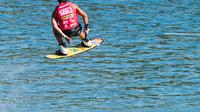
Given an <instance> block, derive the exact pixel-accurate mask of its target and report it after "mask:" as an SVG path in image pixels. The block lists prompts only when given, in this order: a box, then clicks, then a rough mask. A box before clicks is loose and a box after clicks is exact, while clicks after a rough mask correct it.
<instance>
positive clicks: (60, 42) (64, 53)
mask: <svg viewBox="0 0 200 112" xmlns="http://www.w3.org/2000/svg"><path fill="white" fill-rule="evenodd" d="M53 32H54V35H55V37H56V40H57V42H58V44H59V47H60V49H59V50H57V51H56V54H58V55H67V51H66V50H65V49H64V48H65V47H66V44H65V43H64V42H63V40H62V35H60V34H59V33H57V32H56V31H53Z"/></svg>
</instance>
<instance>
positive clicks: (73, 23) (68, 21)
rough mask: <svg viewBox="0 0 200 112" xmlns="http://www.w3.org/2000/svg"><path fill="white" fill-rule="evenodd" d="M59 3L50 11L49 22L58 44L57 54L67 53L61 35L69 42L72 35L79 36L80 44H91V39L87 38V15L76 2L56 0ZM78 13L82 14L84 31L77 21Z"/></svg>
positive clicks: (87, 45) (88, 45)
mask: <svg viewBox="0 0 200 112" xmlns="http://www.w3.org/2000/svg"><path fill="white" fill-rule="evenodd" d="M58 2H59V4H58V5H57V6H56V8H55V10H54V11H53V13H52V17H51V22H52V27H53V32H54V35H55V37H56V40H57V42H58V44H59V50H57V51H56V54H58V55H67V54H68V51H67V50H66V49H65V48H66V47H67V46H66V43H65V42H64V41H63V37H64V38H65V39H66V41H67V42H68V43H69V44H70V43H71V41H72V36H80V39H82V45H83V46H86V47H90V46H91V44H92V43H91V41H90V40H89V39H88V37H87V34H88V33H89V28H88V16H87V14H86V13H85V12H84V11H83V10H82V9H80V8H79V7H78V6H77V5H76V4H74V3H71V2H68V0H58ZM78 15H80V16H82V18H83V23H84V31H82V27H81V24H80V23H79V21H78Z"/></svg>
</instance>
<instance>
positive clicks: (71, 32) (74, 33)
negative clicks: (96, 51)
mask: <svg viewBox="0 0 200 112" xmlns="http://www.w3.org/2000/svg"><path fill="white" fill-rule="evenodd" d="M81 31H82V27H81V24H79V25H78V26H76V27H74V28H72V29H70V30H64V31H63V33H64V34H65V35H67V36H68V37H72V36H79V35H80V34H81Z"/></svg>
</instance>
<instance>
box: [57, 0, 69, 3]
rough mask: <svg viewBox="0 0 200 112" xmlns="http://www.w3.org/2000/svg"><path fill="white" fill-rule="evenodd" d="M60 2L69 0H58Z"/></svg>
mask: <svg viewBox="0 0 200 112" xmlns="http://www.w3.org/2000/svg"><path fill="white" fill-rule="evenodd" d="M58 2H59V3H61V2H67V0H58Z"/></svg>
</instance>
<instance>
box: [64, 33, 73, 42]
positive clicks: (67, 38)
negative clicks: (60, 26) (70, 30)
mask: <svg viewBox="0 0 200 112" xmlns="http://www.w3.org/2000/svg"><path fill="white" fill-rule="evenodd" d="M63 37H64V38H65V39H66V40H67V42H68V43H69V44H71V42H72V39H71V38H69V37H68V36H67V35H65V34H63Z"/></svg>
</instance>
